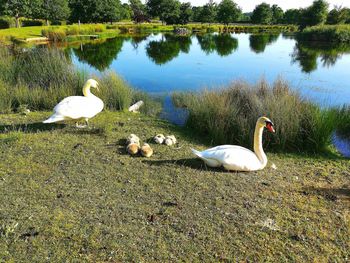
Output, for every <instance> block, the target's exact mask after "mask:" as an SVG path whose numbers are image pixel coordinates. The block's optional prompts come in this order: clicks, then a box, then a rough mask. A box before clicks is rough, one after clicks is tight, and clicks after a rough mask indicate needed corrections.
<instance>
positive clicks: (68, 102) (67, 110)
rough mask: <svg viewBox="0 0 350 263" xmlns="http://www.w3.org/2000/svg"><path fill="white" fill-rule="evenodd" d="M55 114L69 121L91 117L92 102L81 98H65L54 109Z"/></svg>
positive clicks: (93, 109)
mask: <svg viewBox="0 0 350 263" xmlns="http://www.w3.org/2000/svg"><path fill="white" fill-rule="evenodd" d="M54 111H55V113H57V114H59V115H62V116H66V117H69V118H71V119H78V118H85V117H92V116H94V115H95V114H96V113H97V112H95V111H96V110H95V107H94V105H93V101H91V100H90V99H88V98H86V97H82V96H72V97H68V98H65V99H64V100H62V101H61V102H60V103H59V104H57V105H56V107H55V108H54Z"/></svg>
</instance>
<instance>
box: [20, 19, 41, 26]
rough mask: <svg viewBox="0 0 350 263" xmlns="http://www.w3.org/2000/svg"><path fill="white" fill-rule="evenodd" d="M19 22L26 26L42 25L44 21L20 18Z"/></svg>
mask: <svg viewBox="0 0 350 263" xmlns="http://www.w3.org/2000/svg"><path fill="white" fill-rule="evenodd" d="M21 24H22V26H23V27H27V26H43V25H45V21H43V20H33V19H21Z"/></svg>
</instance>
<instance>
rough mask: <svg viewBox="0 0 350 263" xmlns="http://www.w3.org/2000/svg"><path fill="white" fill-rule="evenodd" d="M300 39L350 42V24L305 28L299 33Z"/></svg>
mask: <svg viewBox="0 0 350 263" xmlns="http://www.w3.org/2000/svg"><path fill="white" fill-rule="evenodd" d="M298 39H300V40H306V41H323V42H335V43H350V25H322V26H312V27H307V28H305V29H304V30H303V31H302V32H300V33H299V34H298Z"/></svg>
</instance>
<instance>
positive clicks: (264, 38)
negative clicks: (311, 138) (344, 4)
mask: <svg viewBox="0 0 350 263" xmlns="http://www.w3.org/2000/svg"><path fill="white" fill-rule="evenodd" d="M69 50H70V51H71V55H72V58H73V62H74V64H76V65H77V66H79V67H80V68H82V69H84V70H86V71H87V72H89V73H94V74H99V73H100V72H103V71H108V70H113V71H116V72H117V73H118V74H119V75H121V76H122V77H123V78H124V79H125V80H127V81H128V82H129V83H130V84H131V85H132V86H134V87H136V88H138V89H140V90H143V91H146V92H148V93H151V94H155V95H168V94H170V93H171V92H174V91H198V90H201V89H203V88H207V89H211V88H218V87H223V86H225V85H227V84H229V83H230V82H232V81H234V80H245V81H247V82H250V83H255V82H256V81H258V80H259V79H261V78H265V79H267V80H268V81H269V82H273V81H274V80H276V79H277V78H279V77H281V78H283V79H285V80H287V81H288V82H289V83H290V84H291V85H292V87H293V88H295V89H298V90H299V91H300V92H301V94H303V95H304V96H306V97H308V98H310V99H312V100H313V101H316V102H317V103H319V104H321V105H342V104H347V103H348V102H349V99H350V82H349V69H350V46H338V47H334V48H331V47H327V46H322V45H320V44H315V43H313V44H310V43H298V42H297V41H296V39H295V37H294V36H293V35H283V34H279V35H273V34H226V35H218V34H205V35H192V36H176V35H173V34H150V35H141V36H139V35H138V36H129V37H117V38H114V39H109V40H106V41H102V42H101V41H97V42H96V43H87V44H81V45H79V44H78V45H76V46H72V47H70V48H69Z"/></svg>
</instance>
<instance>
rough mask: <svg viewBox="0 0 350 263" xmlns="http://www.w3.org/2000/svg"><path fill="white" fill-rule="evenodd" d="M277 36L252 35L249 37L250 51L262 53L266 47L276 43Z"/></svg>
mask: <svg viewBox="0 0 350 263" xmlns="http://www.w3.org/2000/svg"><path fill="white" fill-rule="evenodd" d="M278 37H279V34H253V35H250V36H249V43H250V49H251V50H252V51H254V52H255V53H263V52H264V51H265V48H266V46H268V45H270V44H272V43H273V42H276V41H277V39H278Z"/></svg>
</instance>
